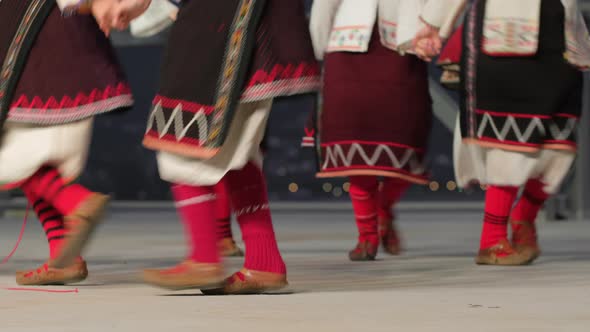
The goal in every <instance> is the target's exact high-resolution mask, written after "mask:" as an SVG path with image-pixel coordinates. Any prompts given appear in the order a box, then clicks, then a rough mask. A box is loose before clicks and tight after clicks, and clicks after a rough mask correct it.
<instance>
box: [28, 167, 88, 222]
mask: <svg viewBox="0 0 590 332" xmlns="http://www.w3.org/2000/svg"><path fill="white" fill-rule="evenodd" d="M21 189H22V190H23V191H24V192H25V194H26V195H34V196H36V197H40V198H42V199H43V200H44V201H46V202H47V203H48V204H49V205H51V206H52V207H54V208H55V209H56V210H58V211H59V212H60V213H61V214H62V215H68V214H70V213H72V212H73V211H74V210H75V209H76V208H77V207H78V206H79V205H80V204H81V203H82V202H83V201H84V200H85V199H86V198H87V197H88V196H89V195H90V194H91V192H90V191H89V190H88V189H86V188H85V187H83V186H81V185H79V184H67V183H66V182H65V181H64V179H63V178H62V177H61V175H60V174H59V172H58V171H57V170H56V169H55V168H54V167H50V166H45V167H42V168H40V169H39V170H38V171H37V172H36V173H35V174H33V175H32V176H31V177H30V178H29V179H27V181H25V182H24V183H23V184H22V185H21Z"/></svg>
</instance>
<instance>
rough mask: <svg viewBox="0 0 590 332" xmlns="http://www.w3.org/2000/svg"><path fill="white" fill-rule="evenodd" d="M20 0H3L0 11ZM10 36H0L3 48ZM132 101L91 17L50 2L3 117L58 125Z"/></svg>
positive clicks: (25, 121) (15, 120) (112, 56)
mask: <svg viewBox="0 0 590 332" xmlns="http://www.w3.org/2000/svg"><path fill="white" fill-rule="evenodd" d="M19 1H22V0H4V1H3V6H2V7H0V10H1V11H2V12H1V13H0V16H5V15H10V14H11V11H12V9H11V8H12V6H11V5H12V4H14V5H15V6H16V4H17V2H19ZM12 38H13V36H8V35H7V36H4V38H1V40H0V42H2V44H3V47H7V45H8V44H9V43H10V42H11V40H12ZM2 60H4V59H0V62H2ZM132 103H133V99H132V96H131V91H130V89H129V87H128V85H127V83H126V80H125V76H124V74H123V71H122V70H121V68H120V66H119V64H118V62H117V60H116V57H115V54H114V51H113V49H112V47H111V45H110V42H109V40H108V39H107V38H106V37H105V36H104V34H103V33H102V32H101V31H100V29H99V28H98V25H97V24H96V22H95V20H94V19H93V18H92V16H74V17H67V18H64V17H62V15H61V13H60V11H59V9H58V8H57V6H55V7H54V9H53V10H52V12H51V13H50V14H49V16H48V17H47V19H46V21H45V23H44V25H43V27H42V29H41V31H40V32H39V34H38V36H37V37H36V38H35V40H34V44H33V47H32V49H31V52H30V54H29V56H28V58H27V59H26V64H25V66H24V69H23V71H22V72H21V73H20V79H19V80H18V84H17V85H16V93H15V94H14V97H13V98H12V100H11V102H10V105H11V107H10V111H9V114H8V121H10V122H22V123H32V124H42V125H51V124H63V123H68V122H74V121H78V120H81V119H84V118H88V117H91V116H93V115H96V114H98V113H104V112H108V111H113V110H117V109H122V108H127V107H129V106H131V104H132Z"/></svg>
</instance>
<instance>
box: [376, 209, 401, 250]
mask: <svg viewBox="0 0 590 332" xmlns="http://www.w3.org/2000/svg"><path fill="white" fill-rule="evenodd" d="M379 237H380V239H381V245H382V246H383V250H384V251H385V252H386V253H388V254H390V255H399V254H400V253H401V251H402V246H401V241H400V238H399V235H398V232H397V229H396V227H395V225H394V223H393V218H382V217H379Z"/></svg>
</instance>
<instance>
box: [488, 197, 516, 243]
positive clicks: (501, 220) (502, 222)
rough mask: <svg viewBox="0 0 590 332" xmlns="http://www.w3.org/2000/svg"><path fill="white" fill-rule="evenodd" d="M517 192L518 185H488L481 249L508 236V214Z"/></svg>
mask: <svg viewBox="0 0 590 332" xmlns="http://www.w3.org/2000/svg"><path fill="white" fill-rule="evenodd" d="M517 194H518V188H516V187H508V186H506V187H501V186H489V187H488V189H487V192H486V203H485V204H486V205H485V210H484V212H485V214H484V218H483V230H482V233H481V241H480V250H481V249H486V248H489V247H491V246H494V245H496V244H498V242H500V240H502V239H506V238H507V237H508V230H507V226H508V215H509V214H510V210H511V209H512V204H514V199H515V198H516V195H517Z"/></svg>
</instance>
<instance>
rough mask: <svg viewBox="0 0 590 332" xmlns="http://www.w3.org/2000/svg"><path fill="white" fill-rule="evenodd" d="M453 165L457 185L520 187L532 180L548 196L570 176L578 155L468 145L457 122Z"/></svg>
mask: <svg viewBox="0 0 590 332" xmlns="http://www.w3.org/2000/svg"><path fill="white" fill-rule="evenodd" d="M453 150H454V157H453V159H454V163H455V176H456V178H457V184H458V185H459V186H460V187H462V188H465V187H468V186H469V185H470V184H472V183H474V182H478V183H480V184H483V185H497V186H513V187H521V186H523V185H524V184H526V182H527V181H528V180H529V179H539V180H540V181H542V182H543V183H544V184H545V188H544V190H545V192H546V193H548V194H554V193H556V192H557V191H558V190H559V187H560V186H561V183H562V182H563V180H564V178H565V177H566V176H567V174H568V173H569V171H570V169H571V167H572V164H573V162H574V160H575V158H576V154H575V153H573V152H571V151H562V150H549V149H543V150H540V151H538V152H536V153H526V152H515V151H508V150H503V149H498V148H487V147H482V146H480V145H477V144H466V143H464V142H463V140H462V136H461V128H460V126H459V124H458V122H457V125H456V127H455V134H454V144H453Z"/></svg>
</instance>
